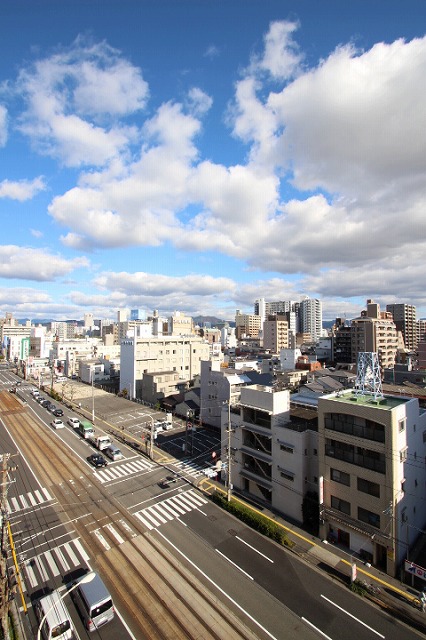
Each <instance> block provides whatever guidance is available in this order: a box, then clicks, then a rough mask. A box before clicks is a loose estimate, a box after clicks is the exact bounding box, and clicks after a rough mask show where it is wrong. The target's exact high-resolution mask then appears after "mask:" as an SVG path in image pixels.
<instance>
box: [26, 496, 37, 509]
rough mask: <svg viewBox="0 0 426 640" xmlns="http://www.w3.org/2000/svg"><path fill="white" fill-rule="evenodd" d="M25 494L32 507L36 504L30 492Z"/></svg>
mask: <svg viewBox="0 0 426 640" xmlns="http://www.w3.org/2000/svg"><path fill="white" fill-rule="evenodd" d="M27 496H28V499H29V501H30V502H31V505H32V506H33V507H35V506H36V504H37V500H36V499H35V498H34V496H33V494H32V493H27Z"/></svg>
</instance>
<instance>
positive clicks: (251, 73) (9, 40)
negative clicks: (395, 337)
mask: <svg viewBox="0 0 426 640" xmlns="http://www.w3.org/2000/svg"><path fill="white" fill-rule="evenodd" d="M1 13H2V15H1V21H0V38H1V42H2V56H1V57H0V217H1V221H2V237H1V240H0V316H4V314H5V313H6V312H8V311H11V312H12V313H13V314H14V315H15V317H17V318H24V317H26V318H31V319H32V320H34V321H37V319H38V318H53V319H57V320H61V319H67V318H77V319H79V318H82V317H83V315H84V313H86V312H92V313H93V314H94V316H95V317H96V318H115V317H116V312H117V309H119V308H140V309H144V310H145V311H146V312H147V313H151V312H152V310H153V309H158V310H159V312H160V313H161V314H162V315H163V314H164V315H167V314H169V313H171V312H173V311H174V310H179V311H182V312H184V313H188V314H190V315H199V314H202V315H215V316H217V317H219V318H223V319H226V320H232V319H233V318H234V315H235V310H236V309H241V310H243V311H246V312H251V311H252V309H253V303H254V301H255V300H256V299H257V298H260V297H264V298H265V299H266V300H287V299H292V300H300V299H301V298H302V297H303V296H306V295H307V296H310V297H318V298H320V299H321V300H322V302H323V315H324V319H333V318H335V317H336V316H346V317H347V318H348V319H349V318H352V317H355V316H357V315H358V314H359V312H360V310H361V309H362V308H364V305H365V300H366V298H373V299H374V300H377V301H379V302H380V303H381V304H382V305H385V304H386V303H390V302H408V303H410V304H415V305H416V306H417V309H418V313H417V315H418V317H425V316H426V294H425V287H424V264H425V260H424V256H425V249H426V223H425V211H426V206H425V205H426V190H425V184H426V181H425V177H426V176H425V173H426V153H425V150H426V110H425V108H424V103H425V97H426V80H425V79H426V36H425V33H426V4H425V3H424V2H422V1H420V0H419V1H412V0H407V1H406V2H404V3H401V2H400V1H398V2H393V1H392V0H382V1H380V0H376V1H375V2H371V0H365V1H361V0H359V1H357V0H354V1H353V2H341V0H335V1H334V0H327V1H324V2H318V1H311V2H308V1H304V0H298V1H297V0H293V1H292V2H287V1H285V0H279V1H275V0H241V1H237V0H223V1H222V0H173V1H168V2H166V1H163V0H152V1H148V0H145V1H144V0H139V1H136V0H134V1H126V0H102V1H100V0H99V1H93V0H85V1H84V2H83V1H79V0H62V1H61V0H55V1H44V2H43V1H37V0H29V1H21V2H20V1H19V0H14V1H12V0H3V2H2V11H1Z"/></svg>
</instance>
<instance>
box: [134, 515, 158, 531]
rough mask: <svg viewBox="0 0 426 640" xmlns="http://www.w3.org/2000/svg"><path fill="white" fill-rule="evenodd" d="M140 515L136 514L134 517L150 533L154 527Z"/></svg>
mask: <svg viewBox="0 0 426 640" xmlns="http://www.w3.org/2000/svg"><path fill="white" fill-rule="evenodd" d="M142 513H143V512H139V513H136V517H137V518H139V520H140V521H141V522H142V523H143V524H144V525H145V526H146V527H147V528H148V529H149V530H150V531H151V529H153V528H154V527H153V526H152V524H151V523H150V522H148V521H147V520H145V518H144V517H143V516H142Z"/></svg>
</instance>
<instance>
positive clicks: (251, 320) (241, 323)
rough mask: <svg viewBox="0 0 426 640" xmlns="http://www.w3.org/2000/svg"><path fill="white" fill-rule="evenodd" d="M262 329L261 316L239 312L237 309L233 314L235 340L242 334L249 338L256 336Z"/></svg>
mask: <svg viewBox="0 0 426 640" xmlns="http://www.w3.org/2000/svg"><path fill="white" fill-rule="evenodd" d="M261 330H262V318H261V316H258V315H255V314H253V313H241V312H240V310H239V309H238V310H237V312H236V314H235V332H236V335H237V340H240V338H242V337H243V336H246V337H249V338H258V337H259V333H260V332H261Z"/></svg>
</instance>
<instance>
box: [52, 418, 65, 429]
mask: <svg viewBox="0 0 426 640" xmlns="http://www.w3.org/2000/svg"><path fill="white" fill-rule="evenodd" d="M50 424H51V425H52V427H53V428H54V429H63V428H64V423H63V422H62V420H59V418H55V419H54V420H52V422H51V423H50Z"/></svg>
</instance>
